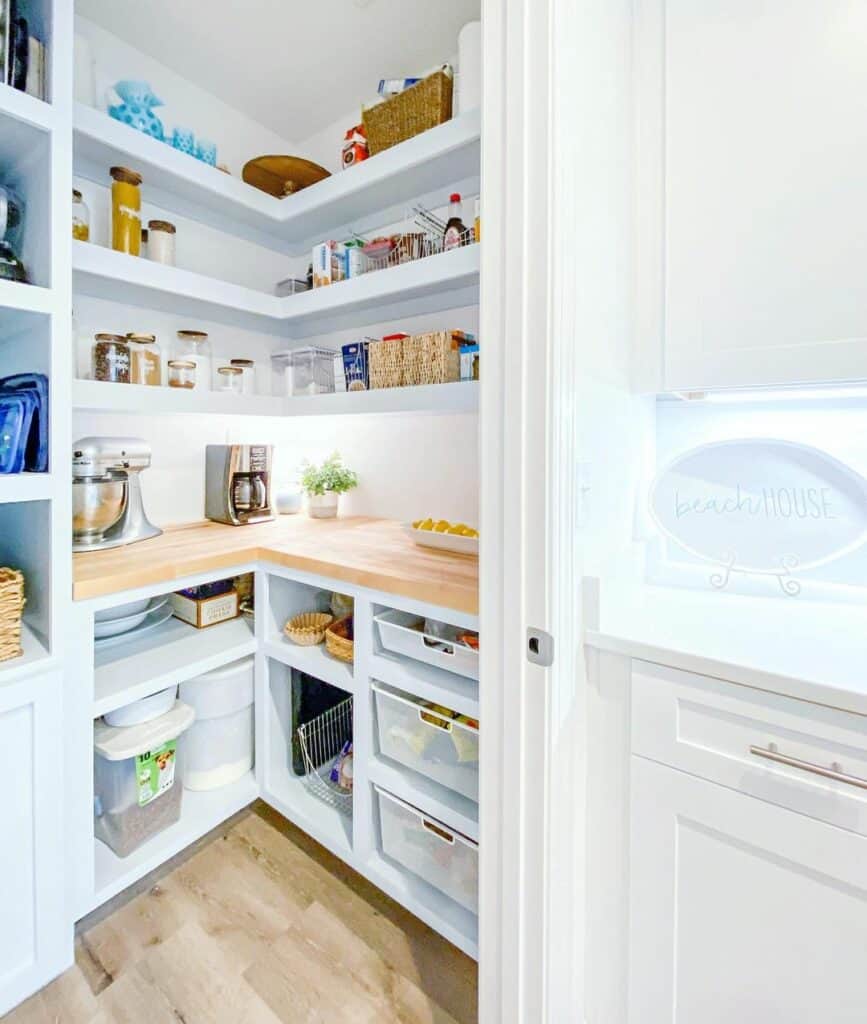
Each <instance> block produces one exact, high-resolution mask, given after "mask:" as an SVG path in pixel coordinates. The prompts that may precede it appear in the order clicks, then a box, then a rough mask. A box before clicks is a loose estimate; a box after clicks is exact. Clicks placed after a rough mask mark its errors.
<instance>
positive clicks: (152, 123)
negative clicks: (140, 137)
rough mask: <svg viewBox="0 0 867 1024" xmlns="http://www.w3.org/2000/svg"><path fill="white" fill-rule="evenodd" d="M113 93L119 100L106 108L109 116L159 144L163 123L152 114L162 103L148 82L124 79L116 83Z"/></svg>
mask: <svg viewBox="0 0 867 1024" xmlns="http://www.w3.org/2000/svg"><path fill="white" fill-rule="evenodd" d="M114 91H115V92H116V93H117V94H118V96H119V97H120V99H121V102H120V103H116V104H114V105H113V106H110V107H109V108H108V112H109V114H110V115H111V116H112V117H113V118H114V119H115V120H116V121H122V122H123V123H124V124H128V125H130V127H132V128H136V129H137V130H138V131H140V132H144V133H145V135H150V136H151V137H152V138H154V139H159V141H160V142H163V141H164V140H165V134H164V132H163V123H162V121H160V119H159V118H158V117H157V115H156V114H155V113H154V111H153V108H154V107H161V106H162V105H163V101H162V100H161V99H160V98H159V97H158V96H154V94H153V92H152V91H151V87H150V84H149V83H148V82H137V81H133V80H130V79H124V81H122V82H118V83H117V85H115V87H114Z"/></svg>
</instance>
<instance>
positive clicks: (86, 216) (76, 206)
mask: <svg viewBox="0 0 867 1024" xmlns="http://www.w3.org/2000/svg"><path fill="white" fill-rule="evenodd" d="M72 237H73V238H75V239H77V240H78V241H79V242H88V241H90V210H88V208H87V203H85V201H84V199H83V198H82V195H81V193H80V192H79V191H78V189H77V188H74V189H73V190H72Z"/></svg>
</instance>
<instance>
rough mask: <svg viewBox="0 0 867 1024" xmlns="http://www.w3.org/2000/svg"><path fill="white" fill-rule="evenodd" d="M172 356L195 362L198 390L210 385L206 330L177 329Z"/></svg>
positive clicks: (206, 388)
mask: <svg viewBox="0 0 867 1024" xmlns="http://www.w3.org/2000/svg"><path fill="white" fill-rule="evenodd" d="M173 356H174V358H175V359H183V360H186V361H188V362H191V363H195V364H196V387H197V388H199V390H208V389H209V388H210V387H211V343H210V341H209V340H208V334H207V331H178V334H177V343H176V344H175V350H174V352H173Z"/></svg>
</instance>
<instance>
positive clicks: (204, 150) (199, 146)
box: [196, 139, 217, 167]
mask: <svg viewBox="0 0 867 1024" xmlns="http://www.w3.org/2000/svg"><path fill="white" fill-rule="evenodd" d="M196 158H197V159H198V160H201V161H203V162H204V163H206V164H210V165H211V167H216V166H217V146H216V143H214V142H210V141H209V140H208V139H199V140H198V141H197V142H196Z"/></svg>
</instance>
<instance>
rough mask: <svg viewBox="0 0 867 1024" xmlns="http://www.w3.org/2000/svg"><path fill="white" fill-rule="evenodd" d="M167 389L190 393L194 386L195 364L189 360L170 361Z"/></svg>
mask: <svg viewBox="0 0 867 1024" xmlns="http://www.w3.org/2000/svg"><path fill="white" fill-rule="evenodd" d="M168 368H169V387H170V388H185V389H186V390H189V391H191V390H192V389H193V388H194V387H195V386H196V364H195V363H194V362H192V361H191V360H189V359H170V360H169V362H168Z"/></svg>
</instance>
